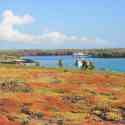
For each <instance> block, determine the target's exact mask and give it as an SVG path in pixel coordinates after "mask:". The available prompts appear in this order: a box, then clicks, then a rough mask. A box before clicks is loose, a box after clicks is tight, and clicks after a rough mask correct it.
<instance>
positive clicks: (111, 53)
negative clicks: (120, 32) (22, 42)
mask: <svg viewBox="0 0 125 125" xmlns="http://www.w3.org/2000/svg"><path fill="white" fill-rule="evenodd" d="M77 52H82V53H84V54H86V55H91V56H92V57H95V58H124V57H125V48H109V49H55V50H42V49H41V50H40V49H23V50H0V55H8V56H17V57H20V56H56V55H73V53H77Z"/></svg>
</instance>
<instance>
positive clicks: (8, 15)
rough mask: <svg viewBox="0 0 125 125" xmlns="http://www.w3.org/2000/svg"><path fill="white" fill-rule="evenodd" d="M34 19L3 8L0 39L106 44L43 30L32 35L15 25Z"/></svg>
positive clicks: (66, 45)
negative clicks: (41, 32) (38, 33)
mask: <svg viewBox="0 0 125 125" xmlns="http://www.w3.org/2000/svg"><path fill="white" fill-rule="evenodd" d="M33 21H34V18H33V17H32V16H31V15H28V14H26V15H24V16H15V15H14V14H13V12H12V11H11V10H5V11H4V12H3V14H2V21H1V22H0V41H11V42H18V43H19V42H20V43H31V44H43V45H44V44H45V45H50V46H51V45H52V46H57V47H58V46H65V47H68V46H69V47H70V46H71V47H72V46H74V47H77V46H78V47H82V46H83V47H84V46H89V45H90V46H92V45H97V46H100V45H101V46H107V41H104V40H99V39H97V38H87V37H83V36H81V37H79V36H74V35H66V34H64V33H61V32H45V33H43V34H41V35H37V36H36V35H32V34H28V33H22V32H20V31H19V30H18V29H17V28H15V27H14V26H15V25H24V24H30V23H32V22H33Z"/></svg>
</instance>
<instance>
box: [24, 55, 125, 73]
mask: <svg viewBox="0 0 125 125" xmlns="http://www.w3.org/2000/svg"><path fill="white" fill-rule="evenodd" d="M25 58H29V59H32V60H35V61H37V62H39V63H40V65H41V66H46V67H58V60H59V59H62V60H63V62H64V67H66V68H76V67H75V65H74V63H75V60H76V58H74V57H72V56H27V57H25ZM85 59H86V60H89V61H92V62H93V63H94V64H95V66H96V69H99V70H112V71H120V72H125V58H89V57H86V58H85Z"/></svg>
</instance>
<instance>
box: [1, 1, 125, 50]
mask: <svg viewBox="0 0 125 125" xmlns="http://www.w3.org/2000/svg"><path fill="white" fill-rule="evenodd" d="M124 36H125V1H124V0H103V1H101V0H0V48H2V49H4V48H5V49H6V48H16V49H18V48H27V49H29V48H38V49H40V48H42V49H55V48H105V47H110V48H112V47H115V48H116V47H122V48H123V47H125V37H124Z"/></svg>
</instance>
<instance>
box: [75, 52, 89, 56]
mask: <svg viewBox="0 0 125 125" xmlns="http://www.w3.org/2000/svg"><path fill="white" fill-rule="evenodd" d="M73 56H74V57H88V56H89V55H88V54H85V53H82V52H78V53H73Z"/></svg>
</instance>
